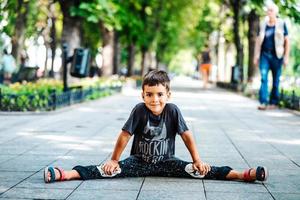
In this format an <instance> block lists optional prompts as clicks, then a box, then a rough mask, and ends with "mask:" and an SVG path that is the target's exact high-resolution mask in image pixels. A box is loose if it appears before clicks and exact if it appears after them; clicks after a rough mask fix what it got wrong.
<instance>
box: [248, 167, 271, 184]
mask: <svg viewBox="0 0 300 200" xmlns="http://www.w3.org/2000/svg"><path fill="white" fill-rule="evenodd" d="M252 170H254V168H250V169H247V170H245V171H244V181H246V182H254V181H256V180H258V181H266V180H267V179H268V176H269V173H268V169H267V168H266V167H262V166H258V167H257V168H256V172H255V178H252V177H251V176H250V173H251V171H252Z"/></svg>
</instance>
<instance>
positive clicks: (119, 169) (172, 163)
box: [44, 70, 268, 183]
mask: <svg viewBox="0 0 300 200" xmlns="http://www.w3.org/2000/svg"><path fill="white" fill-rule="evenodd" d="M170 95H171V92H170V79H169V77H168V75H167V73H166V72H164V71H162V70H153V71H150V72H149V73H148V74H146V75H145V76H144V79H143V84H142V98H143V102H142V103H139V104H137V105H136V106H135V107H134V108H133V110H132V112H131V114H130V116H129V118H128V120H127V121H126V123H125V125H124V126H123V128H122V130H121V132H120V134H119V136H118V139H117V142H116V145H115V148H114V151H113V153H112V156H111V159H110V160H108V161H107V162H105V163H104V164H101V165H90V166H76V167H74V168H73V169H72V170H71V171H64V170H62V169H61V168H57V167H46V168H45V170H44V180H45V182H46V183H48V182H54V181H57V180H60V181H62V180H72V179H82V180H88V179H100V178H111V177H145V176H163V177H186V178H188V177H194V178H206V179H220V180H225V179H239V180H245V181H255V180H260V181H265V180H266V178H267V175H268V173H267V169H266V168H265V167H257V168H256V169H253V168H251V169H247V170H245V171H244V172H238V171H235V170H232V168H230V167H228V166H223V167H216V166H210V165H209V164H207V163H205V162H203V161H202V160H201V159H200V156H199V153H198V150H197V147H196V143H195V141H194V138H193V135H192V132H191V131H190V130H189V129H188V127H187V125H186V122H185V120H184V118H183V116H182V114H181V112H180V110H179V108H178V107H177V106H176V105H175V104H172V103H167V102H168V100H169V98H170ZM176 135H179V136H181V138H182V140H183V141H184V143H185V145H186V147H187V149H188V150H189V152H190V155H191V157H192V160H193V162H187V161H183V160H180V159H178V158H176V157H175V137H176ZM132 136H133V138H134V139H133V143H132V147H131V153H130V156H129V157H128V158H126V159H124V160H122V161H120V160H119V159H120V157H121V154H122V152H123V151H124V149H125V147H126V145H127V143H128V141H129V140H130V138H131V137H132Z"/></svg>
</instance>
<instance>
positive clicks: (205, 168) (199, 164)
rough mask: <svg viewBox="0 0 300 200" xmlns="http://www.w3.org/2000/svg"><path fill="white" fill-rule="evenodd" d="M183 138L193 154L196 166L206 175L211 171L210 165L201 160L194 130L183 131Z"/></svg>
mask: <svg viewBox="0 0 300 200" xmlns="http://www.w3.org/2000/svg"><path fill="white" fill-rule="evenodd" d="M181 138H182V140H183V142H184V144H185V146H186V147H187V149H188V150H189V152H190V154H191V156H192V159H193V166H194V168H195V169H196V170H198V171H199V172H201V174H204V175H206V174H207V172H209V171H210V166H209V165H208V164H206V163H204V162H202V161H201V159H200V156H199V153H198V150H197V146H196V143H195V140H194V138H193V134H192V132H191V131H185V132H183V133H182V134H181Z"/></svg>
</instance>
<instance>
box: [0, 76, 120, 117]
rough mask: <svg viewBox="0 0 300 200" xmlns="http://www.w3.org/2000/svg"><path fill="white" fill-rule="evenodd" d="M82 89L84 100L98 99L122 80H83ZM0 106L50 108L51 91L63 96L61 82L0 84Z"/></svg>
mask: <svg viewBox="0 0 300 200" xmlns="http://www.w3.org/2000/svg"><path fill="white" fill-rule="evenodd" d="M74 86H75V85H74ZM80 86H81V87H82V88H83V91H88V92H89V95H87V96H86V97H85V98H84V100H92V99H98V98H101V97H105V96H109V95H112V94H113V93H115V92H117V91H119V89H120V87H121V86H122V82H121V81H119V80H113V79H99V80H97V81H95V82H91V81H89V80H88V79H86V80H83V81H82V82H81V85H80ZM0 89H1V99H0V100H1V107H0V109H1V110H3V111H37V110H50V109H52V108H51V107H49V106H50V104H51V103H53V102H52V97H53V94H54V93H53V92H55V95H56V97H57V96H63V95H65V93H63V84H62V82H60V81H55V80H39V81H38V82H36V83H26V84H20V83H15V84H12V85H10V86H9V87H7V86H3V85H2V86H1V87H0Z"/></svg>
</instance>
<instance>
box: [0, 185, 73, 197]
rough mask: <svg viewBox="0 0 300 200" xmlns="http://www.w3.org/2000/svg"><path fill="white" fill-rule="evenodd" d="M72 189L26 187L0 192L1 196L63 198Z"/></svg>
mask: <svg viewBox="0 0 300 200" xmlns="http://www.w3.org/2000/svg"><path fill="white" fill-rule="evenodd" d="M72 191H73V190H72V189H57V188H56V189H39V188H35V189H31V190H29V189H28V188H16V187H15V188H12V189H10V190H9V191H7V192H5V193H4V194H2V195H1V196H0V197H1V198H7V199H10V198H16V199H18V198H28V199H65V198H66V197H68V195H69V194H71V192H72Z"/></svg>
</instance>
